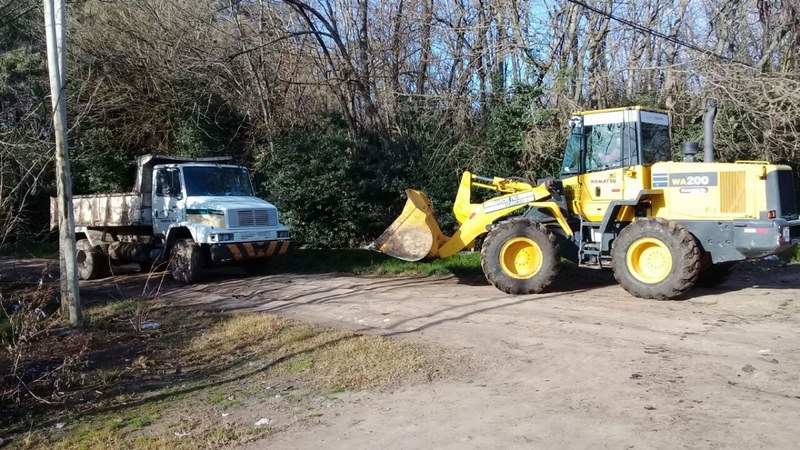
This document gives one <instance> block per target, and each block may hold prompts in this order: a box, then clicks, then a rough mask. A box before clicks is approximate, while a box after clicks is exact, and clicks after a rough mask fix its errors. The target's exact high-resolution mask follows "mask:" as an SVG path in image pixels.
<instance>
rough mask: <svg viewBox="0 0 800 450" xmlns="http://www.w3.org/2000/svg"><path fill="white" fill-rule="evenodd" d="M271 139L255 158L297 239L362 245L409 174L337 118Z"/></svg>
mask: <svg viewBox="0 0 800 450" xmlns="http://www.w3.org/2000/svg"><path fill="white" fill-rule="evenodd" d="M273 144H274V150H272V151H270V152H269V153H267V154H266V155H265V156H264V157H262V159H261V160H260V161H259V162H258V165H257V173H258V179H260V180H261V186H262V188H263V192H264V195H265V196H266V198H269V199H270V200H271V201H273V202H275V204H276V205H277V206H278V208H279V210H280V211H283V214H284V215H283V219H284V221H285V222H286V223H287V224H288V225H289V226H290V227H291V228H292V229H293V230H294V233H295V237H296V239H297V240H298V241H299V242H300V243H302V244H308V245H311V246H315V247H326V248H337V247H354V246H361V245H364V244H366V243H367V242H368V241H369V240H370V239H372V238H374V237H376V236H377V235H378V234H380V232H381V231H382V228H383V227H385V224H387V223H389V222H391V220H392V218H391V213H390V212H389V210H391V209H393V208H392V207H393V206H394V205H396V204H398V203H399V200H400V198H401V196H402V194H401V193H402V188H403V187H404V186H405V182H404V180H405V179H407V176H408V165H407V162H408V160H407V159H405V160H404V158H403V155H402V154H398V155H396V156H397V157H392V156H395V155H392V154H391V152H392V150H393V149H389V150H388V151H387V150H386V149H381V148H380V146H379V144H378V143H377V141H376V140H375V139H371V138H370V137H366V138H361V139H359V138H358V137H355V136H353V135H352V133H351V132H350V130H349V129H348V128H347V125H346V124H345V123H344V122H343V121H342V120H341V119H340V118H339V117H337V116H335V115H327V116H323V117H319V118H318V119H317V120H316V122H315V123H314V124H310V125H309V126H307V127H305V128H302V129H299V128H298V129H292V130H287V131H286V132H284V133H282V134H281V135H280V136H279V137H277V138H276V139H275V140H274V142H273ZM387 153H388V154H387ZM404 163H406V164H404Z"/></svg>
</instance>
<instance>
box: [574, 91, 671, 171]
mask: <svg viewBox="0 0 800 450" xmlns="http://www.w3.org/2000/svg"><path fill="white" fill-rule="evenodd" d="M669 125H670V123H669V114H668V113H667V112H666V111H659V110H652V109H646V108H643V107H639V106H633V107H629V108H616V109H607V110H599V111H582V112H578V113H575V115H573V117H572V118H571V119H570V123H569V128H570V131H569V135H568V139H567V147H566V149H565V152H564V161H563V163H562V165H561V178H567V177H571V176H575V175H580V174H584V173H593V172H599V171H605V170H610V169H618V168H623V167H630V166H638V165H650V164H653V163H655V162H658V161H671V160H672V151H671V147H670V126H669Z"/></svg>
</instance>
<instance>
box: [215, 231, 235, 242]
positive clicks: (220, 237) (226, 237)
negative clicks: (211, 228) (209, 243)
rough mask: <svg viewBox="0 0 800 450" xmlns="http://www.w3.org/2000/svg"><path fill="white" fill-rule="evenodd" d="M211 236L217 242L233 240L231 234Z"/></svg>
mask: <svg viewBox="0 0 800 450" xmlns="http://www.w3.org/2000/svg"><path fill="white" fill-rule="evenodd" d="M213 236H216V238H217V242H225V241H232V240H233V233H219V234H215V235H213Z"/></svg>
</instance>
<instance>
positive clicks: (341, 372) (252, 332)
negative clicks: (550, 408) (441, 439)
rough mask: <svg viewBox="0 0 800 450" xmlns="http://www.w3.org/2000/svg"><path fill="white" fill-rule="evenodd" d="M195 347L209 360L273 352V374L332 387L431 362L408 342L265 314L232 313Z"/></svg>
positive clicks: (383, 378) (371, 381) (396, 374)
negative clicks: (303, 379)
mask: <svg viewBox="0 0 800 450" xmlns="http://www.w3.org/2000/svg"><path fill="white" fill-rule="evenodd" d="M190 352H191V353H192V355H193V356H194V357H195V358H199V359H200V360H203V361H208V362H211V361H220V360H227V361H229V362H235V361H251V360H252V359H255V358H259V357H260V356H261V355H269V357H270V358H271V359H272V362H267V364H268V366H269V368H270V370H271V371H272V372H273V373H274V374H276V375H279V376H288V375H298V374H302V375H304V376H305V377H308V378H309V379H310V382H311V383H312V384H313V385H314V386H316V387H319V388H325V389H327V390H332V389H344V388H347V389H363V388H370V387H376V386H380V385H385V384H388V383H392V382H395V381H397V380H399V379H402V378H404V377H406V376H408V375H410V374H412V373H413V372H416V371H419V370H420V369H421V368H422V367H423V366H425V365H426V363H427V361H426V357H425V355H424V354H423V353H422V352H420V350H419V349H417V348H415V347H413V346H411V345H409V344H406V343H404V342H400V341H396V340H392V339H389V338H385V337H381V336H369V335H359V334H356V333H353V332H351V331H344V330H336V329H332V328H325V327H318V326H312V325H307V324H303V323H299V322H294V321H291V320H287V319H284V318H281V317H277V316H271V315H266V314H242V315H236V316H233V317H231V318H230V320H226V321H224V322H221V323H219V324H217V325H215V326H213V327H212V328H211V329H209V330H207V331H206V332H205V333H203V334H202V335H200V336H198V337H197V338H196V339H194V341H193V342H192V345H191V347H190Z"/></svg>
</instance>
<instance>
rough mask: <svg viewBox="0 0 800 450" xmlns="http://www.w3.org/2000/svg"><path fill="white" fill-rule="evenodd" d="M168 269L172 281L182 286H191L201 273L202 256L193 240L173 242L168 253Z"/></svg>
mask: <svg viewBox="0 0 800 450" xmlns="http://www.w3.org/2000/svg"><path fill="white" fill-rule="evenodd" d="M169 269H170V273H171V274H172V279H174V280H175V281H177V282H178V283H182V284H193V283H196V282H197V281H198V280H199V279H200V275H201V274H202V272H203V254H202V252H201V249H200V246H199V245H198V244H197V243H196V242H195V241H194V240H193V239H179V240H178V241H175V244H173V246H172V251H171V253H170V261H169Z"/></svg>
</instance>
